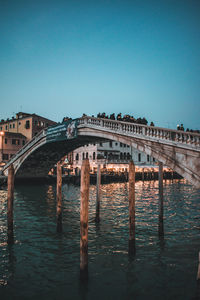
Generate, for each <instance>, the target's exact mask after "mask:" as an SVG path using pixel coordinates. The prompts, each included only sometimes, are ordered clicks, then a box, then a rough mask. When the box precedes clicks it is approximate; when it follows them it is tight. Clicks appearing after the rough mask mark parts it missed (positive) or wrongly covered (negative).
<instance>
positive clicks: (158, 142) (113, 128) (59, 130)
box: [3, 116, 200, 188]
mask: <svg viewBox="0 0 200 300" xmlns="http://www.w3.org/2000/svg"><path fill="white" fill-rule="evenodd" d="M108 140H114V141H118V142H121V143H124V144H128V145H130V146H132V147H133V148H135V149H137V150H139V151H141V152H145V153H146V154H148V155H150V156H152V157H154V158H155V159H156V160H157V161H159V162H162V163H163V164H164V165H166V166H168V167H169V168H171V169H173V170H174V171H176V172H177V173H179V174H180V175H182V176H183V177H184V178H186V179H187V180H188V181H189V182H191V183H192V184H193V185H195V186H196V187H198V188H200V134H197V133H192V132H184V131H177V130H171V129H165V128H160V127H154V126H146V125H142V124H136V123H129V122H121V121H115V120H110V119H101V118H94V117H88V116H86V117H82V118H79V119H75V120H72V121H70V122H64V123H61V124H58V125H55V126H51V127H49V128H46V129H44V130H42V131H41V132H40V133H39V134H38V135H37V136H35V137H34V138H33V139H32V140H31V141H30V142H28V143H27V144H26V145H25V146H24V147H23V148H21V149H20V151H18V152H17V153H16V155H15V156H13V157H12V159H11V160H10V161H9V162H8V163H7V164H6V165H5V166H4V168H3V174H4V175H5V176H7V175H8V167H9V166H10V165H11V164H13V166H14V172H15V175H16V177H17V178H44V177H46V176H47V174H48V172H49V170H50V169H51V168H52V167H53V166H54V165H55V164H56V163H57V162H58V161H59V160H60V159H61V158H62V157H63V156H64V155H66V154H67V153H69V152H71V151H73V150H74V149H76V148H78V147H81V146H83V145H86V144H89V143H96V142H100V141H108Z"/></svg>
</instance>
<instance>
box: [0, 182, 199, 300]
mask: <svg viewBox="0 0 200 300" xmlns="http://www.w3.org/2000/svg"><path fill="white" fill-rule="evenodd" d="M62 195H63V234H62V235H57V234H56V194H55V186H54V185H38V186H37V185H36V186H34V187H31V186H16V188H15V200H14V232H15V244H14V245H13V246H12V247H11V248H9V247H8V246H7V243H6V242H7V218H6V190H0V199H1V200H0V208H1V217H0V231H1V241H0V257H1V269H0V270H1V271H0V284H1V286H0V295H3V296H4V298H5V299H6V298H10V299H13V298H14V297H15V296H16V297H18V299H20V298H21V299H23V298H24V299H29V298H32V299H36V298H38V299H39V298H48V299H56V297H57V296H56V295H57V294H58V293H59V295H60V299H66V295H67V296H68V297H69V299H94V298H95V297H96V296H95V295H98V297H99V298H106V296H105V295H107V296H110V298H111V299H112V298H119V299H133V298H136V299H147V298H149V295H151V296H152V297H153V299H167V300H171V299H175V298H176V299H180V300H182V299H190V298H192V296H195V295H198V291H199V289H197V290H196V280H195V278H196V271H197V259H196V257H197V254H196V253H198V251H199V247H200V245H199V231H200V223H199V214H200V201H199V200H200V196H199V190H196V189H195V188H194V187H192V186H191V185H189V184H187V183H186V182H184V181H181V182H178V181H176V180H174V182H173V184H172V182H171V180H166V181H165V183H164V226H165V227H164V228H165V236H158V211H159V207H158V199H159V193H158V182H157V181H148V182H147V181H145V182H142V181H140V182H136V239H135V245H134V247H133V248H132V249H134V250H135V249H136V251H133V252H132V251H130V247H129V245H128V239H129V208H128V184H127V183H117V184H107V185H102V198H101V210H100V211H101V222H100V223H99V224H96V223H95V222H94V218H95V210H96V187H95V186H91V187H90V205H89V248H88V258H89V280H88V281H86V282H85V283H82V282H80V281H79V275H80V274H79V271H80V270H79V266H80V261H79V259H80V257H79V255H80V187H78V186H73V185H67V184H64V185H63V188H62ZM132 249H131V250H132ZM185 266H187V272H185ZM27 278H28V279H27ZM5 285H6V288H5Z"/></svg>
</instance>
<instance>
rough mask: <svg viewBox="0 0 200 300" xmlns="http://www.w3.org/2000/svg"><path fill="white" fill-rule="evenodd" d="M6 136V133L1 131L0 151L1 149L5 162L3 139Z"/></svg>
mask: <svg viewBox="0 0 200 300" xmlns="http://www.w3.org/2000/svg"><path fill="white" fill-rule="evenodd" d="M4 135H5V132H4V131H0V138H1V139H0V149H1V161H0V162H2V161H3V137H4Z"/></svg>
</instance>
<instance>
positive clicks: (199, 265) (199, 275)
mask: <svg viewBox="0 0 200 300" xmlns="http://www.w3.org/2000/svg"><path fill="white" fill-rule="evenodd" d="M197 280H200V252H199V264H198V271H197Z"/></svg>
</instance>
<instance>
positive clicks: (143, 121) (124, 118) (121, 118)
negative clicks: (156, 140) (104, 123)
mask: <svg viewBox="0 0 200 300" xmlns="http://www.w3.org/2000/svg"><path fill="white" fill-rule="evenodd" d="M86 116H87V115H86V114H83V115H82V117H86ZM92 117H94V115H92ZM97 118H102V119H109V120H117V121H122V122H130V123H136V124H143V125H147V124H148V121H147V119H146V118H144V117H143V118H141V117H140V118H137V119H136V118H134V117H133V116H131V115H128V114H126V115H124V116H122V114H121V113H118V114H117V115H116V116H115V113H112V114H110V115H107V114H106V113H105V112H103V113H98V114H97ZM70 120H72V118H70V117H64V118H63V120H62V121H63V122H66V121H70ZM150 126H155V125H154V122H151V123H150ZM177 130H180V131H185V129H184V126H183V124H181V125H177ZM186 132H193V133H200V130H194V129H189V128H187V129H186Z"/></svg>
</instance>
